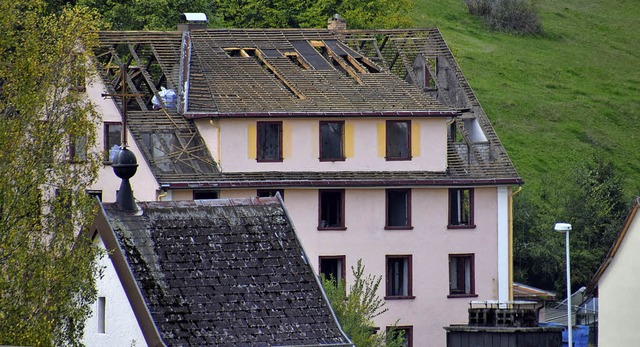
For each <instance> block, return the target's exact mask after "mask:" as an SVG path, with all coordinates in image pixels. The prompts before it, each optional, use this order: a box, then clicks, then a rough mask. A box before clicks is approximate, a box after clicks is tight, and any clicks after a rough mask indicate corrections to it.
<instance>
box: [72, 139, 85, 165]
mask: <svg viewBox="0 0 640 347" xmlns="http://www.w3.org/2000/svg"><path fill="white" fill-rule="evenodd" d="M86 160H87V137H86V136H77V137H70V138H69V161H71V162H73V163H79V162H84V161H86Z"/></svg>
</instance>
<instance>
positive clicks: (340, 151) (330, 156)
mask: <svg viewBox="0 0 640 347" xmlns="http://www.w3.org/2000/svg"><path fill="white" fill-rule="evenodd" d="M320 160H321V161H337V160H344V122H342V121H336V122H320Z"/></svg>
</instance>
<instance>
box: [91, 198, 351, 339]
mask: <svg viewBox="0 0 640 347" xmlns="http://www.w3.org/2000/svg"><path fill="white" fill-rule="evenodd" d="M102 206H103V212H102V213H103V214H102V215H101V217H102V218H103V221H105V222H103V223H102V224H100V223H97V225H99V227H98V231H99V233H100V235H101V237H102V239H103V241H104V242H105V245H106V246H107V248H108V249H109V250H110V251H111V252H112V253H111V254H110V257H111V258H112V261H113V262H114V266H115V267H116V271H117V272H118V277H119V278H120V281H121V282H122V283H123V285H124V286H125V291H126V292H127V296H128V297H129V301H130V302H131V303H132V306H133V307H134V313H135V314H136V317H137V318H138V321H139V322H140V325H141V327H143V334H145V339H147V343H148V344H149V345H156V344H157V345H162V344H164V345H169V346H187V345H190V346H249V345H250V346H308V345H314V346H317V345H320V344H331V345H336V346H352V345H351V343H350V341H349V340H348V338H346V337H345V335H344V334H343V333H342V331H341V329H340V327H339V325H338V323H337V321H336V319H335V316H334V315H333V313H332V311H331V309H330V307H329V305H328V303H327V301H326V299H325V297H324V294H323V292H322V290H321V287H320V284H319V282H318V280H317V278H316V276H315V275H314V274H313V272H312V270H311V267H310V265H309V264H308V263H307V260H306V255H305V254H304V251H303V249H302V246H301V244H300V242H299V240H298V239H297V237H296V234H295V231H294V228H293V225H292V224H291V221H290V219H289V217H288V215H287V212H286V210H285V208H284V206H283V204H282V201H281V200H280V199H279V198H277V197H275V198H260V199H258V198H254V199H233V200H227V199H225V200H197V201H181V202H143V203H141V204H140V208H141V211H140V212H138V213H132V212H127V211H122V210H120V209H119V208H118V206H117V205H116V204H103V205H102ZM100 225H102V227H100ZM118 259H121V260H122V261H121V262H120V263H118V262H117V260H118ZM128 274H130V275H131V277H132V278H133V280H134V282H133V283H132V284H133V285H131V286H128V287H127V285H125V283H126V282H127V279H128V278H129V277H128ZM137 293H139V294H140V297H137V296H136V295H137ZM140 303H142V305H143V306H136V304H140ZM145 319H146V323H145ZM154 338H155V340H154Z"/></svg>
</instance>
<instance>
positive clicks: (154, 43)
mask: <svg viewBox="0 0 640 347" xmlns="http://www.w3.org/2000/svg"><path fill="white" fill-rule="evenodd" d="M181 45H184V47H186V48H190V49H189V50H187V51H188V52H190V54H185V55H183V56H182V57H181V55H180V52H181V49H182V48H181V47H182V46H181ZM96 52H97V57H98V61H101V62H103V63H105V64H106V65H105V69H103V73H102V76H103V79H105V81H106V82H107V87H108V88H109V89H110V90H111V91H115V90H119V88H120V87H119V86H120V85H121V82H120V79H119V78H118V73H117V72H118V66H117V65H116V64H114V63H122V62H129V63H130V67H129V69H128V77H127V86H128V88H129V89H130V91H131V92H133V93H142V94H145V95H146V96H144V97H137V98H133V99H132V100H131V101H130V102H129V104H128V109H129V110H130V112H129V115H130V118H129V120H130V122H129V127H130V130H131V133H132V135H133V136H134V138H135V139H136V142H137V143H138V145H139V147H141V149H142V151H143V154H144V156H145V160H146V161H147V162H148V163H149V166H150V168H151V170H152V172H153V174H154V175H155V177H156V179H157V180H158V181H159V183H160V184H162V185H173V184H176V183H180V184H184V183H185V182H186V183H189V184H190V185H191V186H192V187H197V186H198V184H200V185H201V186H212V182H221V186H224V185H226V186H228V187H233V186H244V187H247V186H255V187H259V186H260V185H264V184H269V185H280V186H295V185H298V186H304V185H305V184H306V183H309V182H312V181H315V180H321V181H334V183H335V185H339V184H342V183H340V182H346V183H348V182H351V183H355V184H359V183H358V182H364V183H362V185H371V184H377V183H375V182H374V181H376V179H372V176H379V175H381V173H366V172H357V171H354V172H341V173H322V172H316V173H300V177H301V178H300V179H296V178H293V179H292V178H291V177H289V176H290V175H289V174H287V173H277V172H274V173H264V174H261V175H262V176H264V177H262V178H260V177H259V176H260V175H258V174H246V173H234V172H224V173H221V172H219V170H218V168H217V165H216V163H215V160H214V159H213V158H212V157H211V154H210V153H209V151H208V150H207V149H206V148H205V146H204V145H203V141H202V139H201V137H200V134H199V133H198V131H197V129H196V127H195V125H194V123H193V120H192V119H191V118H197V117H212V118H216V117H246V118H269V117H278V118H287V117H292V118H301V117H315V118H322V117H332V118H335V117H338V118H341V117H342V118H351V117H384V118H393V117H403V118H405V117H408V118H411V117H431V116H435V117H451V118H452V120H453V125H452V127H451V130H450V134H449V140H448V144H447V146H448V147H447V149H448V150H447V170H446V171H443V172H431V173H430V172H424V173H415V172H391V173H389V174H390V175H392V176H393V175H396V176H399V177H400V179H401V180H405V181H406V180H411V179H413V180H414V182H413V183H414V185H434V184H435V185H447V184H450V183H452V182H454V183H455V184H459V185H473V184H477V182H484V184H488V182H490V181H491V180H492V179H497V181H496V182H498V181H499V182H500V183H501V184H522V183H523V182H522V179H521V178H520V177H519V176H518V174H517V172H516V170H515V167H514V166H513V164H512V162H511V160H510V159H509V157H508V155H507V153H506V151H505V149H504V147H503V146H502V144H501V142H500V140H499V138H498V136H497V135H496V133H495V131H494V129H493V127H492V126H491V123H490V121H489V119H488V117H487V115H486V114H485V113H484V110H483V109H482V107H481V106H480V103H479V102H478V99H477V98H476V96H475V94H474V93H473V90H472V89H471V87H470V86H469V84H468V82H467V81H466V79H465V78H464V75H463V74H462V71H461V70H460V67H459V66H458V64H457V62H456V61H455V58H454V57H453V54H452V53H451V50H450V49H449V47H448V46H447V44H446V43H445V41H444V39H443V38H442V36H441V34H440V32H439V31H438V30H437V29H397V30H346V31H338V32H331V31H327V30H321V29H281V30H278V29H251V30H248V29H216V30H211V29H209V30H194V31H192V32H190V33H180V32H101V33H100V47H99V48H98V49H97V50H96ZM421 59H422V60H423V61H428V62H430V64H435V65H434V66H432V67H430V69H432V70H433V71H430V74H431V76H432V77H433V78H434V80H435V85H432V86H430V87H419V84H420V83H419V79H420V78H421V77H420V75H421V74H422V75H424V72H420V71H419V66H416V62H417V61H419V60H421ZM181 64H182V68H181ZM185 66H188V68H184V67H185ZM145 67H146V68H145ZM180 71H183V72H184V71H188V73H187V74H186V75H184V76H188V77H180ZM185 78H186V80H185ZM422 78H423V79H424V77H422ZM159 85H167V86H169V87H172V88H177V89H179V88H178V86H181V85H188V86H189V88H188V89H187V90H185V92H186V94H187V96H188V107H187V110H186V113H184V114H179V113H177V112H176V111H175V110H174V111H169V112H165V111H153V110H151V107H150V106H151V97H152V96H153V95H154V94H155V93H156V92H157V90H156V88H157V86H159ZM134 110H138V111H134ZM182 111H184V110H182ZM460 115H461V116H460ZM457 116H460V117H457ZM476 128H477V129H481V132H482V136H480V138H482V139H481V140H478V137H477V136H473V135H472V134H471V131H472V130H474V129H476ZM456 134H457V135H456ZM389 174H388V175H389ZM344 177H347V179H345V178H344ZM256 179H264V180H267V181H268V182H266V181H264V180H263V181H260V180H256ZM385 180H386V181H393V177H391V178H385Z"/></svg>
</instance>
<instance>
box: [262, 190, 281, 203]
mask: <svg viewBox="0 0 640 347" xmlns="http://www.w3.org/2000/svg"><path fill="white" fill-rule="evenodd" d="M278 193H280V197H281V198H282V200H283V201H284V189H258V191H257V194H258V195H257V196H258V197H259V198H268V197H272V196H276V194H278Z"/></svg>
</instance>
